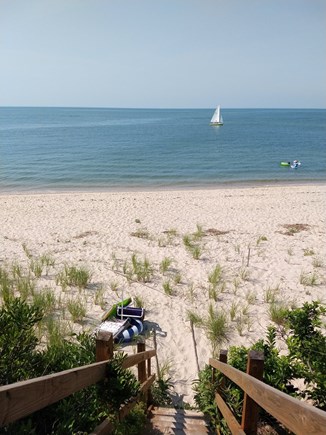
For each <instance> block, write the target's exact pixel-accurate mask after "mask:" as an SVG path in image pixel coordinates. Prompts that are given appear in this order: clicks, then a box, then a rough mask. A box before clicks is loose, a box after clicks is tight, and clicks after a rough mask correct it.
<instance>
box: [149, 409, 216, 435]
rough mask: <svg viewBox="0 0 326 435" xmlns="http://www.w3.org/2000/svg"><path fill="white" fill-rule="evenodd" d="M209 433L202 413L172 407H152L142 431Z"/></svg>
mask: <svg viewBox="0 0 326 435" xmlns="http://www.w3.org/2000/svg"><path fill="white" fill-rule="evenodd" d="M211 433H213V432H210V430H209V426H208V423H207V421H206V419H205V416H204V414H203V413H201V412H197V411H190V410H184V409H174V408H153V409H152V410H151V413H150V415H149V421H148V424H147V426H146V428H145V431H144V432H143V434H144V435H145V434H146V435H147V434H148V435H160V434H175V435H182V434H193V435H195V434H196V435H208V434H211Z"/></svg>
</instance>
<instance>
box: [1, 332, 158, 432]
mask: <svg viewBox="0 0 326 435" xmlns="http://www.w3.org/2000/svg"><path fill="white" fill-rule="evenodd" d="M155 355H156V351H155V350H148V351H146V350H145V344H144V343H138V344H137V354H135V355H131V356H128V357H127V358H126V359H125V360H124V361H123V363H122V367H123V368H125V369H127V368H130V367H132V366H136V365H137V366H138V380H139V382H140V383H141V388H140V393H139V395H138V396H137V397H134V398H133V399H132V400H131V401H130V402H129V403H128V404H127V405H123V406H121V408H120V410H119V413H118V416H117V420H118V421H120V420H122V419H123V418H124V417H125V416H126V415H127V414H128V413H129V412H130V410H131V409H132V408H133V406H134V405H135V404H136V403H137V401H138V400H139V399H140V398H141V397H143V396H145V399H146V400H147V401H148V400H149V395H148V390H149V388H150V386H151V385H152V383H153V382H154V379H155V375H152V374H151V358H152V357H154V356H155ZM112 357H113V338H112V334H111V333H109V332H104V331H100V332H99V334H98V336H97V338H96V361H97V362H95V363H94V364H90V365H87V366H83V367H77V368H73V369H70V370H65V371H62V372H59V373H55V374H51V375H47V376H42V377H39V378H35V379H29V380H27V381H22V382H16V383H14V384H10V385H5V386H2V387H0V427H1V426H5V425H7V424H9V423H12V422H14V421H16V420H18V419H20V418H23V417H26V416H28V415H30V414H32V413H33V412H35V411H38V410H40V409H43V408H45V407H46V406H48V405H51V404H53V403H55V402H57V401H59V400H61V399H64V398H65V397H67V396H70V395H71V394H73V393H75V392H77V391H79V390H81V389H83V388H85V387H88V386H90V385H94V384H96V383H97V382H99V381H102V380H104V379H106V371H107V370H106V366H107V363H108V362H109V361H110V359H112ZM113 429H114V424H113V423H112V422H110V421H108V420H104V422H102V423H101V424H100V425H99V426H98V427H97V428H96V429H95V430H94V431H93V432H92V433H93V434H97V435H99V434H105V433H110V432H111V431H112V430H113Z"/></svg>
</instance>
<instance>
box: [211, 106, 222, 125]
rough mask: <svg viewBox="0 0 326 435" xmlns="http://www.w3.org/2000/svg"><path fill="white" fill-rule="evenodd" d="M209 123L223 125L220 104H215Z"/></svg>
mask: <svg viewBox="0 0 326 435" xmlns="http://www.w3.org/2000/svg"><path fill="white" fill-rule="evenodd" d="M211 125H223V118H222V115H221V106H217V108H216V110H215V112H214V115H213V116H212V119H211Z"/></svg>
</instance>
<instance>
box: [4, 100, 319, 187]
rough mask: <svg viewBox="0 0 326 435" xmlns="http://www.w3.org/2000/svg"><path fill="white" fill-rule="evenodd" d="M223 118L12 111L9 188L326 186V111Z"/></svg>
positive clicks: (247, 112) (168, 112)
mask: <svg viewBox="0 0 326 435" xmlns="http://www.w3.org/2000/svg"><path fill="white" fill-rule="evenodd" d="M213 112H214V109H95V108H89V109H87V108H85V109H81V108H5V107H2V108H0V192H27V191H28V192H29V191H61V190H85V191H87V190H112V189H121V190H123V189H134V188H135V189H151V188H187V187H191V188H193V187H218V186H225V185H229V184H234V183H239V184H243V183H246V184H247V183H249V184H250V183H254V184H255V183H277V182H283V183H284V182H286V183H287V182H296V183H301V182H318V181H322V182H324V181H326V152H325V151H326V110H321V109H319V110H310V109H302V110H301V109H288V110H287V109H286V110H285V109H225V110H223V109H222V114H223V118H224V126H223V127H213V126H210V124H209V121H210V118H211V116H212V115H213ZM294 159H298V160H300V161H301V163H302V164H301V167H300V168H299V169H297V170H294V169H291V168H288V167H281V166H280V162H281V161H284V160H285V161H292V160H294Z"/></svg>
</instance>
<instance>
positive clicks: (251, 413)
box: [241, 350, 264, 435]
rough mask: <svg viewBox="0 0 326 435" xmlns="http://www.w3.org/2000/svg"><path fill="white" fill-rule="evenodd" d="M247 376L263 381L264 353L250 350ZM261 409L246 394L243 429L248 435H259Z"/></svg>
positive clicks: (242, 420)
mask: <svg viewBox="0 0 326 435" xmlns="http://www.w3.org/2000/svg"><path fill="white" fill-rule="evenodd" d="M247 374H248V375H250V376H253V377H254V378H256V379H258V380H259V381H262V380H263V374H264V352H257V351H255V350H250V351H249V354H248V362H247ZM259 410H260V407H259V406H258V405H257V403H256V402H255V401H254V400H252V398H251V397H250V396H249V395H248V394H247V393H245V395H244V398H243V408H242V419H241V427H242V429H243V430H244V431H245V433H246V434H247V435H256V434H257V424H258V419H259Z"/></svg>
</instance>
